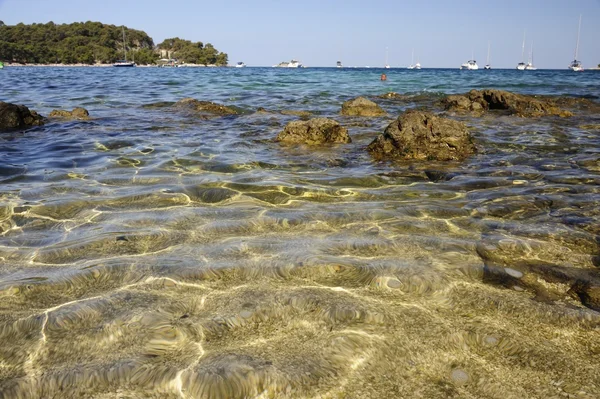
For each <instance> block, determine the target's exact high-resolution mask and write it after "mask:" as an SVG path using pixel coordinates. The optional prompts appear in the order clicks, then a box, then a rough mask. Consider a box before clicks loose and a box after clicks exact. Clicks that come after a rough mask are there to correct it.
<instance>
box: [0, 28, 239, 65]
mask: <svg viewBox="0 0 600 399" xmlns="http://www.w3.org/2000/svg"><path fill="white" fill-rule="evenodd" d="M122 29H123V28H122V27H121V26H115V25H106V24H103V23H100V22H90V21H88V22H75V23H72V24H61V25H57V24H55V23H53V22H48V23H46V24H32V25H25V24H22V23H20V24H17V25H5V24H4V23H2V21H0V61H7V62H18V63H36V64H77V63H82V64H96V63H101V64H110V63H113V62H115V61H117V60H121V59H123V58H124V53H123V31H122ZM125 41H126V43H125V48H126V49H127V58H128V59H129V60H134V61H135V62H136V63H137V64H153V63H155V62H156V60H157V59H158V58H159V54H158V53H157V52H156V51H155V48H154V41H153V40H152V38H151V37H150V36H148V35H147V34H146V32H144V31H140V30H135V29H130V28H127V27H125ZM190 43H191V42H190ZM200 44H201V43H200ZM210 50H211V51H210V52H211V53H215V54H216V55H215V56H213V57H209V58H210V61H213V59H214V60H215V61H216V56H217V55H218V54H219V53H218V51H216V49H214V48H212V46H211V49H210ZM220 54H223V53H220ZM205 58H206V57H204V58H203V59H205ZM222 59H223V56H222V57H221V59H220V60H221V61H222ZM224 59H225V64H226V63H227V61H226V60H227V55H226V54H224Z"/></svg>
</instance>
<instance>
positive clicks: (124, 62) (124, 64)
mask: <svg viewBox="0 0 600 399" xmlns="http://www.w3.org/2000/svg"><path fill="white" fill-rule="evenodd" d="M122 28H123V54H124V56H125V58H124V59H122V60H119V61H117V62H115V63H114V64H113V66H114V67H134V66H135V62H131V61H127V46H126V45H125V27H124V26H123V27H122Z"/></svg>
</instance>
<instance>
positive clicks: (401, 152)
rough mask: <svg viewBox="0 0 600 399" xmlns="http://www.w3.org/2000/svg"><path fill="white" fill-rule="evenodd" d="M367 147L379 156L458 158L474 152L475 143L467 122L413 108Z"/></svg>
mask: <svg viewBox="0 0 600 399" xmlns="http://www.w3.org/2000/svg"><path fill="white" fill-rule="evenodd" d="M367 150H368V151H369V152H370V153H371V155H372V156H373V157H375V158H377V159H382V158H401V159H416V160H439V161H454V160H463V159H464V158H466V157H467V156H469V155H470V154H473V153H474V152H475V146H474V144H473V142H472V139H471V136H470V134H469V131H468V130H467V127H466V126H465V124H464V123H462V122H458V121H454V120H452V119H447V118H441V117H438V116H435V115H433V114H431V113H429V112H422V111H415V110H411V111H407V112H405V113H404V114H402V115H400V116H399V117H398V119H397V120H395V121H394V122H392V123H390V124H389V126H388V127H387V128H386V129H385V132H384V133H383V134H381V135H379V136H378V137H377V138H376V139H375V140H374V141H373V142H372V143H371V144H369V146H368V147H367Z"/></svg>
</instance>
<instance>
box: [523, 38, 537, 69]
mask: <svg viewBox="0 0 600 399" xmlns="http://www.w3.org/2000/svg"><path fill="white" fill-rule="evenodd" d="M525 70H526V71H537V68H536V67H534V66H533V42H531V51H530V52H529V62H528V63H527V65H525Z"/></svg>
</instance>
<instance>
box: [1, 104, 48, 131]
mask: <svg viewBox="0 0 600 399" xmlns="http://www.w3.org/2000/svg"><path fill="white" fill-rule="evenodd" d="M43 124H44V118H43V117H42V116H41V115H39V114H38V113H37V112H35V111H31V110H29V108H27V107H26V106H24V105H16V104H11V103H5V102H3V101H0V129H3V130H8V129H19V128H25V127H30V126H40V125H43Z"/></svg>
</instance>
